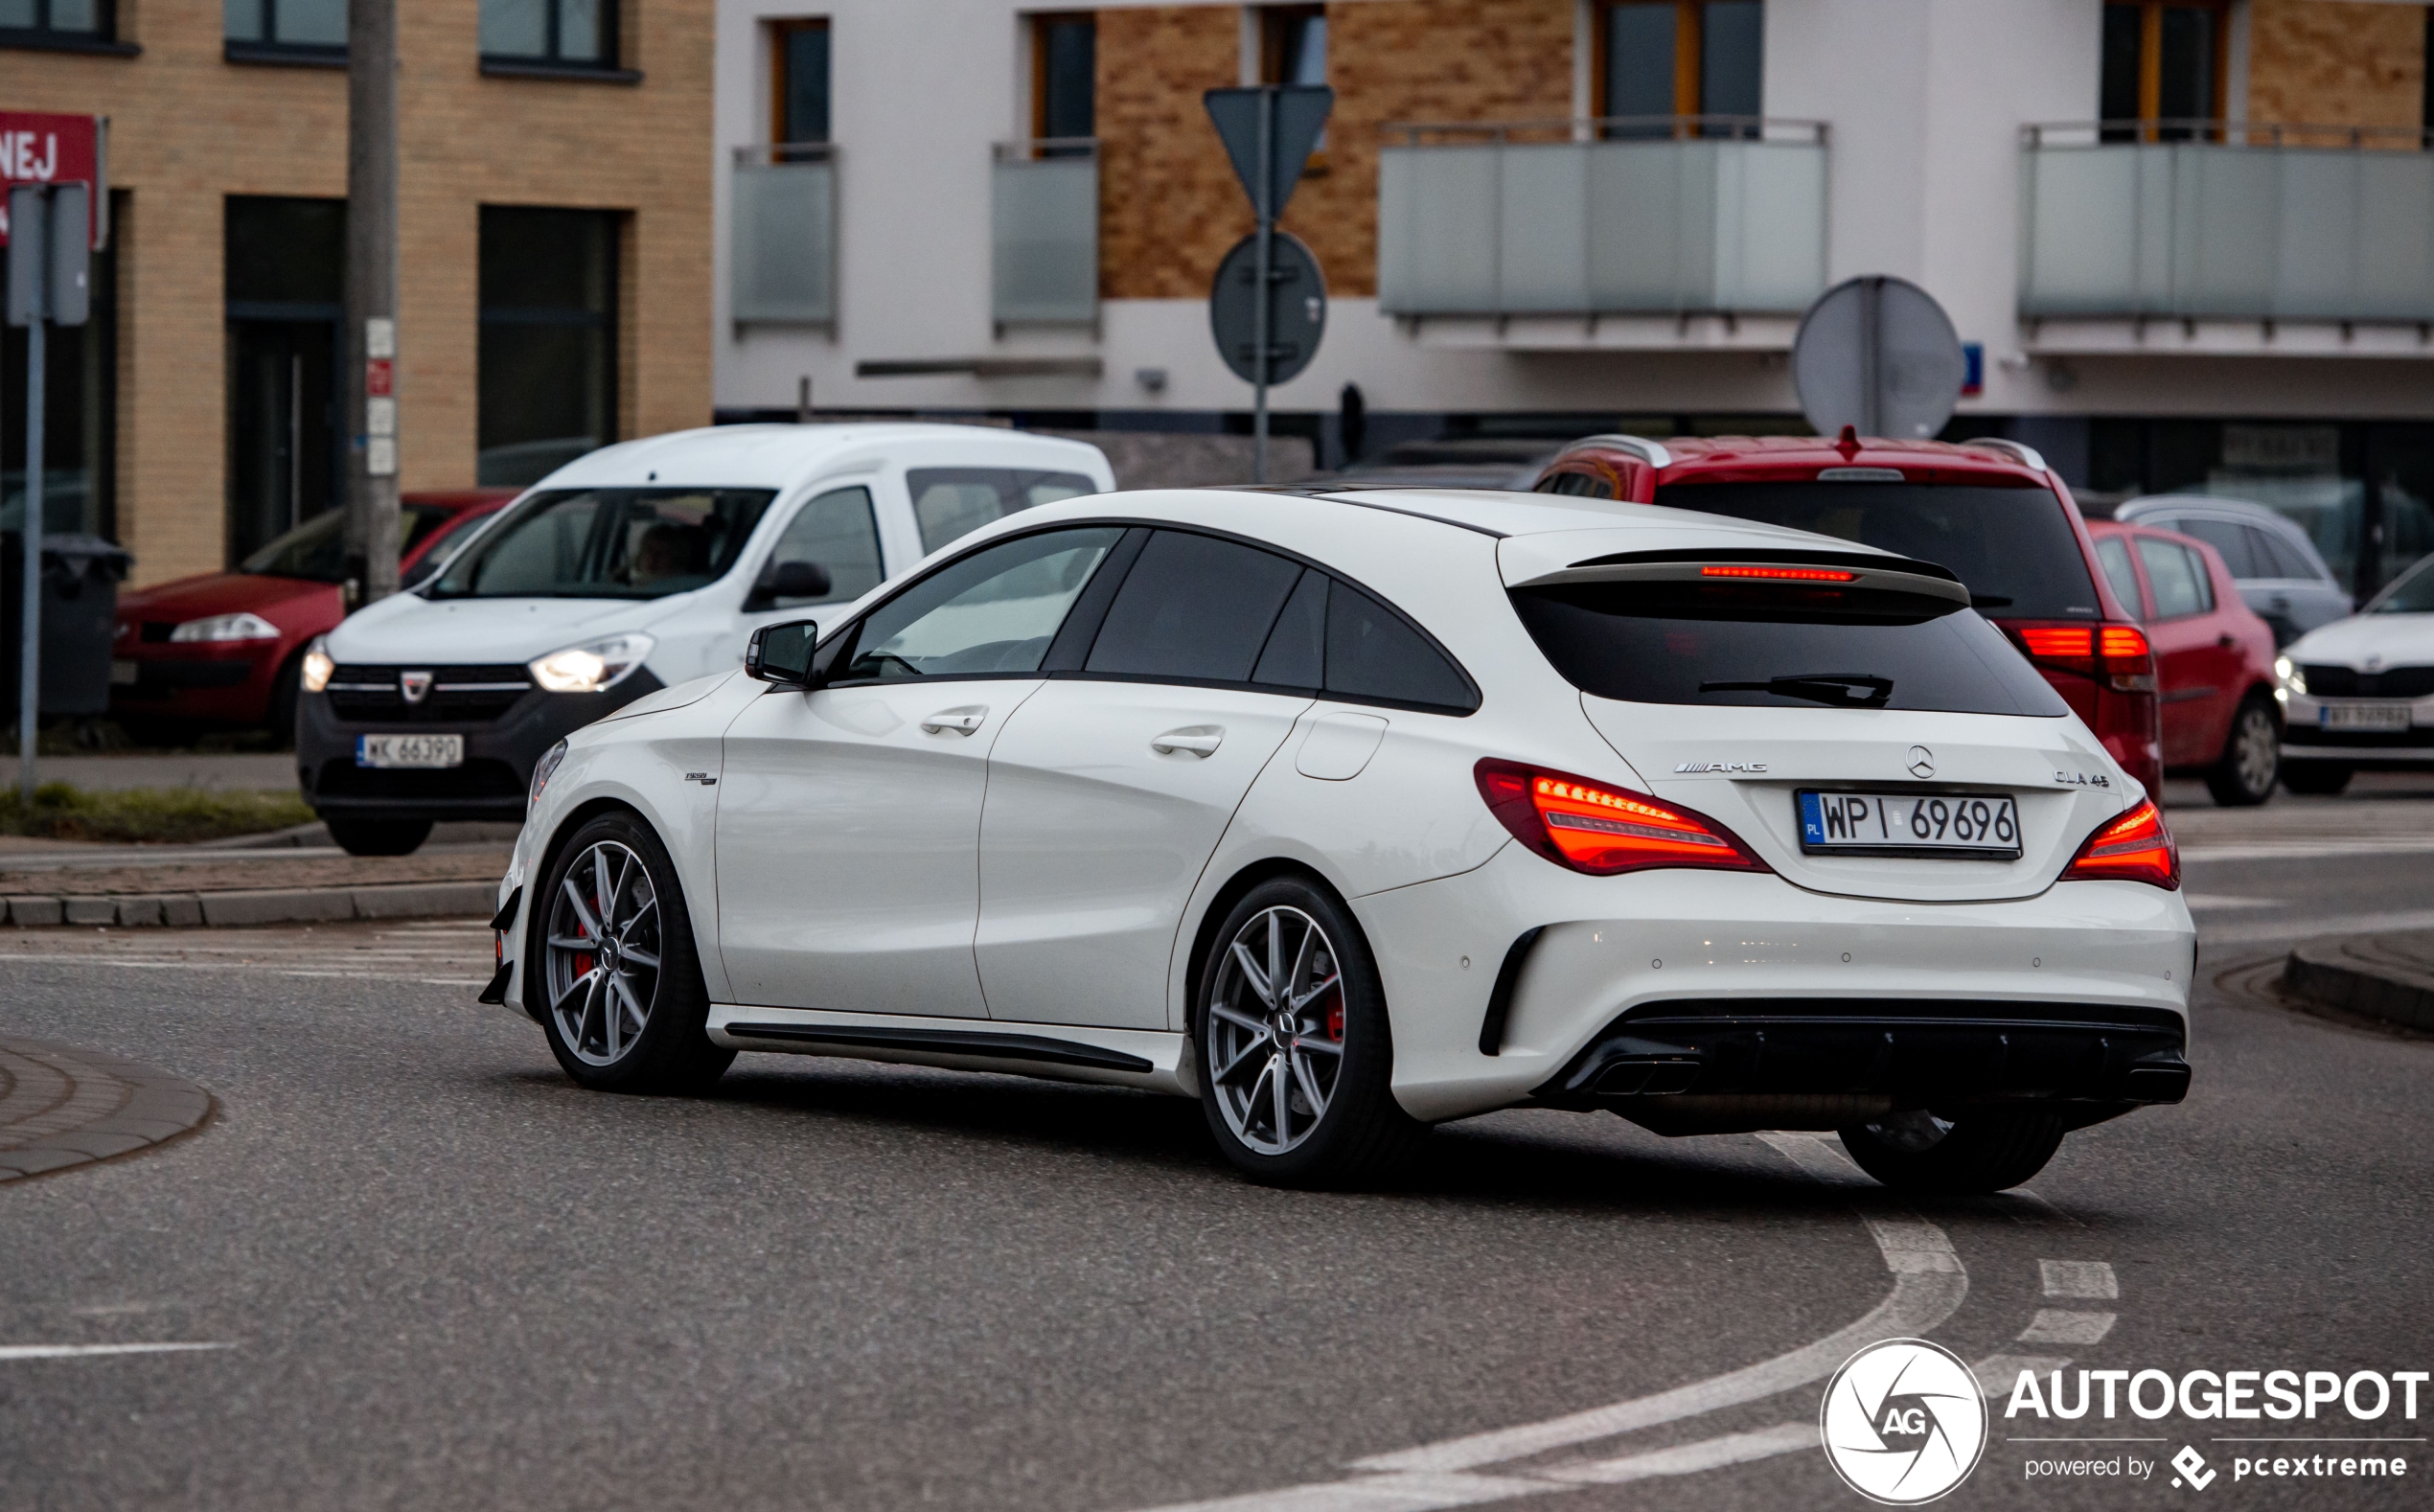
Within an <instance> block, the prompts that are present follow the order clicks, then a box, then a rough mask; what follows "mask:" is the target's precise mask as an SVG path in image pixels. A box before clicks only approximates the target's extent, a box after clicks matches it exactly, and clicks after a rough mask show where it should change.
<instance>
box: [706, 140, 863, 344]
mask: <svg viewBox="0 0 2434 1512" xmlns="http://www.w3.org/2000/svg"><path fill="white" fill-rule="evenodd" d="M733 187H734V201H733V204H732V207H731V208H730V210H729V216H730V220H729V224H728V229H729V232H730V236H729V239H728V248H727V252H728V256H729V258H730V259H731V262H730V263H729V271H730V274H731V277H730V279H729V287H728V292H729V298H730V314H731V317H732V318H733V320H734V321H735V323H736V324H737V325H739V326H742V325H754V324H765V323H766V324H788V325H813V326H834V325H836V323H837V149H836V148H834V147H833V146H831V145H829V144H828V143H825V142H812V143H788V144H784V145H781V146H777V147H741V148H737V149H735V176H734V183H733Z"/></svg>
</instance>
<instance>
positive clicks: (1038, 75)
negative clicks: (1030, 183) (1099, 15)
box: [1031, 15, 1099, 141]
mask: <svg viewBox="0 0 2434 1512" xmlns="http://www.w3.org/2000/svg"><path fill="white" fill-rule="evenodd" d="M1098 31H1099V28H1098V22H1097V20H1096V19H1095V18H1093V17H1091V16H1088V15H1041V16H1033V17H1032V18H1031V134H1032V135H1033V136H1035V137H1041V138H1045V139H1048V140H1051V141H1055V140H1063V141H1075V140H1079V139H1082V138H1086V137H1093V136H1096V135H1098Z"/></svg>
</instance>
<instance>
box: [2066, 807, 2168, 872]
mask: <svg viewBox="0 0 2434 1512" xmlns="http://www.w3.org/2000/svg"><path fill="white" fill-rule="evenodd" d="M2102 878H2110V879H2113V880H2116V881H2119V882H2146V883H2147V885H2149V886H2153V887H2161V888H2164V889H2165V890H2167V891H2171V890H2174V889H2177V888H2178V887H2179V886H2180V847H2179V846H2178V845H2176V844H2174V843H2173V842H2172V832H2171V831H2170V830H2169V829H2166V828H2165V827H2164V814H2163V811H2162V810H2160V809H2158V808H2156V807H2155V803H2154V800H2153V799H2148V800H2147V801H2145V802H2143V803H2141V804H2140V805H2139V806H2138V807H2137V808H2135V809H2132V810H2131V811H2130V812H2129V813H2124V814H2123V815H2121V816H2120V817H2118V818H2113V819H2107V820H2105V821H2104V822H2103V823H2102V824H2100V825H2098V826H2097V827H2096V833H2095V834H2093V835H2091V836H2088V837H2087V842H2086V843H2085V844H2083V845H2081V846H2080V847H2079V853H2078V855H2077V856H2074V857H2072V858H2071V864H2070V865H2069V867H2067V868H2066V869H2065V870H2064V871H2063V873H2062V880H2063V881H2064V882H2089V881H2095V880H2098V879H2102Z"/></svg>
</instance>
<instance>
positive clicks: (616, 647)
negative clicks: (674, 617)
mask: <svg viewBox="0 0 2434 1512" xmlns="http://www.w3.org/2000/svg"><path fill="white" fill-rule="evenodd" d="M651 647H652V640H651V637H650V636H648V635H644V634H641V633H638V632H634V631H629V632H628V633H626V634H623V635H610V636H608V637H607V638H605V639H602V640H594V641H586V642H585V643H584V644H582V645H580V646H569V647H567V648H566V649H565V650H564V651H553V652H551V653H549V654H548V655H546V656H542V657H540V658H538V659H536V660H534V661H533V662H531V663H530V664H529V665H530V669H531V672H532V675H533V680H534V681H535V682H538V683H540V685H541V686H542V687H543V688H546V689H548V690H549V691H550V692H552V693H599V692H601V691H603V690H604V689H608V688H613V687H615V686H616V685H617V684H618V683H620V682H623V681H625V680H626V678H627V677H629V676H632V674H633V670H634V669H635V668H636V667H639V666H641V665H642V661H643V658H644V657H646V656H648V655H650V654H651Z"/></svg>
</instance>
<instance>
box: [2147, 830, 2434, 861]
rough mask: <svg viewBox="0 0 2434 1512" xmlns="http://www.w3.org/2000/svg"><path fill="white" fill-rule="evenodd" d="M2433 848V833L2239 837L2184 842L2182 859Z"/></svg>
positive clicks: (2319, 855)
mask: <svg viewBox="0 0 2434 1512" xmlns="http://www.w3.org/2000/svg"><path fill="white" fill-rule="evenodd" d="M2422 851H2434V836H2391V837H2389V838H2383V837H2377V838H2370V839H2355V840H2333V839H2325V840H2243V841H2237V842H2234V843H2232V844H2229V845H2184V846H2182V847H2181V848H2180V859H2182V860H2183V861H2184V862H2187V861H2198V862H2201V863H2202V862H2205V861H2270V860H2309V859H2323V858H2325V857H2331V856H2405V855H2415V854H2417V853H2419V852H2422Z"/></svg>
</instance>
